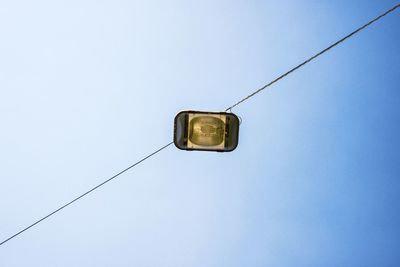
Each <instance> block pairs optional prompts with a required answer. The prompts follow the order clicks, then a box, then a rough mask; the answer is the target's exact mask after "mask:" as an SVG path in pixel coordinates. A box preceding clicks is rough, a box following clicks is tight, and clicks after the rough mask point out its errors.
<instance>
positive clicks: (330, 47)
mask: <svg viewBox="0 0 400 267" xmlns="http://www.w3.org/2000/svg"><path fill="white" fill-rule="evenodd" d="M398 7H400V3H399V4H397V5H395V6H394V7H392V8H391V9H389V10H388V11H386V12H385V13H383V14H381V15H379V16H378V17H376V18H374V19H372V20H370V21H369V22H367V23H366V24H364V25H363V26H361V27H359V28H358V29H356V30H355V31H353V32H351V33H349V34H348V35H346V36H345V37H343V38H342V39H340V40H339V41H337V42H335V43H333V44H331V45H330V46H328V47H327V48H325V49H324V50H322V51H320V52H318V53H317V54H315V55H313V56H312V57H310V58H309V59H307V60H305V61H303V62H302V63H300V64H299V65H297V66H296V67H294V68H292V69H291V70H289V71H288V72H285V73H284V74H282V75H281V76H279V77H278V78H276V79H275V80H272V81H271V82H269V83H267V84H266V85H264V86H263V87H261V88H260V89H258V90H256V91H254V92H253V93H251V94H250V95H248V96H246V97H244V98H242V99H241V100H239V101H238V102H236V103H235V104H233V105H232V106H230V107H228V108H227V109H225V111H228V110H229V111H230V110H232V109H233V108H234V107H236V106H238V105H240V104H241V103H243V102H244V101H246V100H248V99H249V98H251V97H253V96H255V95H256V94H258V93H260V92H261V91H263V90H264V89H266V88H267V87H270V86H271V85H273V84H274V83H276V82H277V81H279V80H281V79H283V78H285V77H286V76H287V75H289V74H291V73H292V72H294V71H296V70H297V69H299V68H301V67H303V66H304V65H306V64H307V63H309V62H310V61H312V60H314V59H316V58H317V57H319V56H320V55H322V54H324V53H325V52H327V51H328V50H330V49H332V48H334V47H335V46H337V45H338V44H340V43H342V42H344V41H345V40H346V39H348V38H350V37H352V36H353V35H354V34H356V33H358V32H360V31H362V30H363V29H365V28H367V27H368V26H369V25H371V24H372V23H374V22H376V21H378V20H379V19H381V18H383V17H384V16H386V15H387V14H389V13H391V12H393V11H394V10H395V9H396V8H398Z"/></svg>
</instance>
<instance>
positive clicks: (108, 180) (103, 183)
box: [0, 142, 173, 246]
mask: <svg viewBox="0 0 400 267" xmlns="http://www.w3.org/2000/svg"><path fill="white" fill-rule="evenodd" d="M172 143H173V142H171V143H169V144H166V145H165V146H163V147H161V148H159V149H157V150H156V151H154V152H153V153H151V154H149V155H147V156H146V157H144V158H142V159H141V160H139V161H137V162H135V163H134V164H132V165H131V166H129V167H128V168H126V169H124V170H122V171H120V172H119V173H117V174H115V175H114V176H112V177H110V178H108V179H107V180H105V181H104V182H102V183H100V184H98V185H96V186H95V187H93V188H92V189H90V190H88V191H86V192H85V193H83V194H81V195H80V196H78V197H76V198H74V199H73V200H71V201H70V202H68V203H66V204H64V205H63V206H61V207H59V208H58V209H56V210H55V211H53V212H51V213H49V214H47V215H46V216H44V217H43V218H41V219H39V220H37V221H36V222H34V223H32V224H31V225H29V226H27V227H25V228H24V229H22V230H21V231H19V232H18V233H16V234H14V235H12V236H10V237H9V238H7V239H6V240H4V241H2V242H1V243H0V246H1V245H3V244H4V243H6V242H8V241H10V240H11V239H13V238H14V237H17V236H18V235H20V234H22V233H23V232H25V231H26V230H28V229H29V228H32V227H33V226H35V225H37V224H38V223H40V222H41V221H43V220H45V219H47V218H48V217H50V216H52V215H54V214H55V213H57V212H59V211H60V210H62V209H64V208H66V207H68V206H69V205H71V204H72V203H74V202H75V201H77V200H79V199H81V198H83V197H84V196H86V195H87V194H89V193H91V192H93V191H94V190H96V189H98V188H99V187H101V186H103V185H105V184H106V183H108V182H110V181H111V180H113V179H115V178H117V177H118V176H120V175H121V174H123V173H124V172H126V171H128V170H130V169H132V168H133V167H135V166H137V165H139V164H140V163H142V162H143V161H145V160H146V159H148V158H151V157H152V156H154V155H155V154H157V153H158V152H161V150H164V149H165V148H167V147H168V146H170V145H172Z"/></svg>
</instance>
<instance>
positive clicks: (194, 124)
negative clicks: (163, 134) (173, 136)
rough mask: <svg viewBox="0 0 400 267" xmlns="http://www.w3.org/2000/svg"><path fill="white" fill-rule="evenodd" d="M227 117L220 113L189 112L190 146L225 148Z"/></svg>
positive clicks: (188, 144)
mask: <svg viewBox="0 0 400 267" xmlns="http://www.w3.org/2000/svg"><path fill="white" fill-rule="evenodd" d="M225 123H226V117H225V116H224V115H219V114H215V115H214V114H189V120H188V124H189V125H188V129H189V132H188V137H189V138H188V143H187V146H188V148H200V149H201V148H204V149H215V148H216V149H218V148H221V149H223V148H224V146H225Z"/></svg>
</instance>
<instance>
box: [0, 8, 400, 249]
mask: <svg viewBox="0 0 400 267" xmlns="http://www.w3.org/2000/svg"><path fill="white" fill-rule="evenodd" d="M398 7H400V4H397V5H395V6H394V7H392V8H391V9H389V10H388V11H386V12H385V13H383V14H381V15H379V16H378V17H376V18H374V19H373V20H371V21H369V22H368V23H366V24H364V25H363V26H361V27H360V28H358V29H356V30H355V31H353V32H352V33H350V34H348V35H346V36H345V37H343V38H342V39H340V40H339V41H337V42H335V43H334V44H332V45H330V46H329V47H327V48H325V49H324V50H322V51H321V52H319V53H317V54H315V55H314V56H312V57H310V58H309V59H307V60H306V61H304V62H303V63H301V64H299V65H297V66H296V67H294V68H292V69H291V70H289V71H288V72H286V73H284V74H282V75H281V76H279V77H278V78H276V79H275V80H273V81H271V82H270V83H268V84H266V85H265V86H263V87H261V88H260V89H258V90H256V91H255V92H253V93H251V94H250V95H248V96H246V97H245V98H243V99H241V100H239V101H238V102H236V103H235V104H234V105H232V106H230V107H228V108H227V109H226V110H225V111H228V110H231V109H232V108H234V107H236V106H238V105H239V104H241V103H243V102H244V101H246V100H248V99H249V98H251V97H253V96H254V95H256V94H258V93H259V92H261V91H262V90H264V89H266V88H267V87H269V86H271V85H272V84H274V83H275V82H277V81H279V80H280V79H282V78H284V77H285V76H287V75H289V74H290V73H292V72H294V71H295V70H297V69H299V68H301V67H302V66H304V65H305V64H307V63H308V62H310V61H312V60H313V59H315V58H317V57H318V56H320V55H322V54H323V53H325V52H327V51H328V50H330V49H331V48H333V47H335V46H336V45H338V44H340V43H341V42H343V41H345V40H346V39H348V38H350V37H351V36H353V35H354V34H356V33H358V32H359V31H361V30H363V29H364V28H366V27H368V26H369V25H371V24H372V23H374V22H376V21H377V20H379V19H381V18H382V17H384V16H386V15H387V14H389V13H390V12H392V11H394V10H395V9H396V8H398ZM172 143H173V142H170V143H168V144H166V145H164V146H162V147H161V148H159V149H157V150H156V151H154V152H152V153H150V154H149V155H147V156H145V157H144V158H142V159H141V160H139V161H137V162H135V163H134V164H132V165H130V166H129V167H127V168H125V169H124V170H122V171H120V172H119V173H117V174H115V175H114V176H112V177H110V178H108V179H107V180H105V181H104V182H102V183H100V184H98V185H96V186H95V187H93V188H92V189H90V190H88V191H86V192H85V193H83V194H81V195H79V196H78V197H76V198H74V199H73V200H71V201H70V202H68V203H66V204H64V205H63V206H61V207H59V208H58V209H56V210H54V211H53V212H51V213H49V214H47V215H46V216H44V217H42V218H41V219H39V220H37V221H35V222H34V223H32V224H30V225H29V226H27V227H25V228H24V229H22V230H21V231H19V232H17V233H15V234H14V235H12V236H10V237H9V238H7V239H5V240H4V241H2V242H1V243H0V246H1V245H3V244H5V243H7V242H8V241H10V240H11V239H13V238H15V237H17V236H18V235H20V234H22V233H23V232H25V231H27V230H28V229H30V228H32V227H34V226H35V225H37V224H38V223H40V222H42V221H44V220H46V219H47V218H49V217H50V216H52V215H54V214H56V213H57V212H59V211H61V210H62V209H64V208H66V207H68V206H69V205H71V204H72V203H74V202H75V201H78V200H79V199H81V198H83V197H84V196H86V195H88V194H90V193H91V192H93V191H94V190H96V189H98V188H99V187H101V186H103V185H105V184H106V183H108V182H110V181H111V180H113V179H115V178H117V177H118V176H120V175H121V174H123V173H125V172H127V171H128V170H130V169H131V168H133V167H135V166H137V165H139V164H140V163H142V162H143V161H145V160H147V159H149V158H151V157H152V156H154V155H156V154H157V153H159V152H161V151H162V150H164V149H165V148H167V147H169V146H170V145H172Z"/></svg>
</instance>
